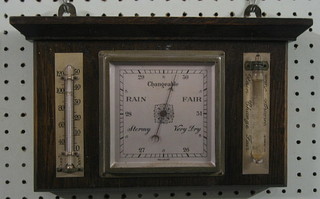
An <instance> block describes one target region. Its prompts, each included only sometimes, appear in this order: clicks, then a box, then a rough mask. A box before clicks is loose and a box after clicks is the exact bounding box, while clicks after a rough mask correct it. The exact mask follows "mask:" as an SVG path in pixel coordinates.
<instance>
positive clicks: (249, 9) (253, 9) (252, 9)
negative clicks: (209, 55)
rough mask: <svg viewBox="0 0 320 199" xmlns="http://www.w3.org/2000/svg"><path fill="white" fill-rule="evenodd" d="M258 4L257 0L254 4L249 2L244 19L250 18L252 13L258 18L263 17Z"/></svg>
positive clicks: (254, 0)
mask: <svg viewBox="0 0 320 199" xmlns="http://www.w3.org/2000/svg"><path fill="white" fill-rule="evenodd" d="M256 2H257V1H256V0H253V2H251V1H249V5H248V7H247V8H246V9H245V11H244V17H250V15H251V13H252V12H254V13H255V15H256V17H259V18H260V17H261V9H260V7H259V6H258V5H257V4H256Z"/></svg>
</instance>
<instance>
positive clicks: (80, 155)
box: [10, 7, 312, 191]
mask: <svg viewBox="0 0 320 199" xmlns="http://www.w3.org/2000/svg"><path fill="white" fill-rule="evenodd" d="M251 8H252V7H251ZM65 11H66V10H65ZM249 11H250V12H251V11H254V9H250V10H249ZM249 14H250V13H249ZM10 23H11V24H12V25H13V26H14V27H15V28H17V29H18V30H19V31H20V32H21V33H22V34H23V35H25V36H26V38H27V39H28V40H33V41H34V49H35V50H34V57H35V65H34V87H35V88H34V91H35V93H34V98H35V100H34V107H35V110H34V124H35V125H34V138H35V139H34V147H35V148H34V151H35V153H34V159H35V161H34V173H35V175H34V181H35V187H34V189H35V190H36V191H46V190H49V191H52V190H62V189H85V188H99V189H104V188H117V189H119V188H123V187H160V186H163V187H169V186H180V187H185V186H213V185H250V186H252V185H264V186H268V187H270V186H285V185H286V183H287V71H288V62H287V57H288V50H287V49H288V48H287V44H288V41H293V40H295V39H296V38H297V37H298V36H299V35H300V34H301V33H303V32H304V31H305V30H307V29H308V28H309V27H310V26H311V25H312V19H299V18H293V19H290V18H265V17H263V18H237V17H231V18H220V17H218V18H212V17H76V16H70V17H43V16H41V17H38V16H36V17H27V16H23V17H20V16H19V17H11V18H10Z"/></svg>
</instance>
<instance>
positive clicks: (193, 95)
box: [101, 52, 221, 172]
mask: <svg viewBox="0 0 320 199" xmlns="http://www.w3.org/2000/svg"><path fill="white" fill-rule="evenodd" d="M146 53H148V52H146ZM153 53H155V54H156V56H158V57H156V58H154V57H153V58H150V57H148V56H145V58H132V57H130V56H132V55H130V56H129V57H130V58H132V61H130V58H129V61H128V60H126V59H124V60H125V61H122V60H121V59H122V58H119V61H118V60H116V61H114V60H113V58H110V57H107V59H109V58H110V62H106V63H107V64H105V65H104V66H107V67H105V69H104V70H105V71H104V72H105V73H103V74H106V75H108V76H109V79H106V78H104V79H103V81H107V80H108V81H109V86H106V87H105V88H106V89H109V106H108V105H106V106H105V108H109V110H110V111H107V112H106V114H109V121H110V128H109V130H110V136H109V137H108V139H107V141H106V142H105V143H108V142H109V143H110V144H109V145H103V148H104V149H105V150H104V152H105V154H107V155H106V156H104V157H107V158H108V161H106V162H107V163H106V165H105V166H106V168H109V170H110V172H147V171H148V172H194V171H195V170H194V168H204V169H202V170H201V171H205V172H212V169H213V168H216V166H217V165H216V163H217V162H216V158H217V157H216V148H217V147H216V146H217V144H216V132H217V130H216V127H217V126H216V125H217V123H216V119H220V118H219V117H218V118H217V116H216V114H219V113H221V109H220V107H219V106H218V108H217V106H216V100H217V99H218V100H219V103H220V102H221V101H220V96H219V95H218V96H216V94H215V93H216V89H217V88H218V90H219V89H220V87H219V83H218V84H217V82H216V81H217V78H218V80H220V76H219V74H220V73H219V71H220V68H219V67H220V65H219V59H218V58H216V57H214V58H212V57H211V58H210V59H209V58H208V57H209V56H208V57H205V61H203V60H202V61H199V59H196V60H192V61H185V60H183V59H181V60H180V61H176V60H174V61H170V58H168V59H169V61H168V59H166V60H161V59H162V58H161V56H166V54H168V53H170V52H163V53H162V54H161V53H160V52H153ZM171 53H173V54H175V53H178V54H179V53H180V54H181V52H171ZM121 55H123V54H121ZM168 55H169V54H168ZM210 55H212V54H210ZM181 56H182V57H183V56H186V55H184V53H182V54H181ZM139 59H141V60H139ZM143 59H146V60H145V61H144V60H143ZM153 59H155V60H153ZM174 59H179V58H176V57H175V58H174ZM200 60H201V59H200ZM218 69H219V70H218ZM105 99H107V98H105ZM101 102H102V103H104V102H105V101H104V100H102V101H101ZM105 118H108V117H105ZM102 121H105V120H102ZM218 124H219V123H218ZM219 132H220V130H219ZM106 135H107V134H105V133H104V134H103V136H106ZM219 144H220V143H218V145H219ZM108 147H110V148H108ZM148 169H149V170H148ZM150 169H151V170H150ZM152 169H153V170H152ZM198 171H199V170H198Z"/></svg>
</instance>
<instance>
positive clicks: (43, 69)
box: [10, 17, 312, 191]
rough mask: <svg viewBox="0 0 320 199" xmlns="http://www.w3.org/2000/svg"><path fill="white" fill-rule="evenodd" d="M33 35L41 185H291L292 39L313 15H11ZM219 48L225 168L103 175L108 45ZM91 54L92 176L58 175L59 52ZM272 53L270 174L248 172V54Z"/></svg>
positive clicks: (87, 70) (88, 153) (88, 134)
mask: <svg viewBox="0 0 320 199" xmlns="http://www.w3.org/2000/svg"><path fill="white" fill-rule="evenodd" d="M10 22H11V24H12V25H13V26H14V27H16V28H17V29H18V30H19V31H21V32H22V34H24V35H25V36H26V38H27V39H29V40H34V56H35V68H34V78H35V79H34V81H35V82H34V83H35V85H34V96H35V99H34V100H35V104H34V107H35V112H34V115H35V120H34V124H35V127H34V129H35V134H34V137H35V142H34V144H35V190H36V191H44V190H54V189H67V188H103V187H132V186H136V187H143V186H208V185H268V186H285V185H286V179H287V177H286V173H287V143H286V140H287V94H286V92H287V42H288V41H290V40H294V39H295V38H296V37H297V36H298V35H300V34H301V33H302V32H303V31H304V30H306V29H307V28H308V27H310V26H311V25H312V20H311V19H269V18H260V19H258V18H247V19H245V18H140V17H128V18H127V17H120V18H112V17H110V18H109V17H63V18H59V17H11V18H10ZM185 49H188V50H219V51H224V52H225V56H226V59H225V66H226V68H225V174H224V175H222V176H211V175H208V174H201V173H200V174H199V173H187V174H164V175H163V174H157V175H153V174H143V175H119V176H117V177H114V178H101V177H100V176H99V147H96V146H98V145H99V123H98V121H99V119H98V118H99V89H98V88H99V78H98V77H99V60H98V52H99V51H101V50H185ZM64 52H68V53H69V52H81V53H83V56H84V60H83V61H84V62H83V65H84V74H85V75H84V88H83V89H84V93H83V94H84V100H85V103H84V114H85V115H86V120H85V121H84V131H85V138H84V139H85V149H84V150H85V160H84V164H85V168H84V173H85V176H84V177H81V178H57V177H56V176H55V173H56V172H55V127H54V126H55V125H54V124H55V123H54V119H53V118H54V115H55V106H54V104H55V99H54V96H55V91H54V54H55V53H64ZM246 52H268V53H270V57H271V59H270V60H271V61H270V68H271V70H270V76H271V78H270V99H271V100H270V156H269V160H270V166H269V171H270V172H269V174H254V175H243V174H242V121H243V115H242V113H243V111H242V108H243V105H242V98H243V88H242V80H243V76H242V74H243V67H242V64H243V53H246Z"/></svg>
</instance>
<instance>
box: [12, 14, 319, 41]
mask: <svg viewBox="0 0 320 199" xmlns="http://www.w3.org/2000/svg"><path fill="white" fill-rule="evenodd" d="M10 23H11V24H12V25H13V26H14V27H15V28H16V29H18V30H19V31H20V32H21V33H22V34H24V35H25V36H26V38H27V39H28V40H97V39H103V40H118V39H126V40H137V39H139V40H145V39H154V40H155V39H156V40H163V39H168V40H190V39H192V40H250V41H257V40H263V41H275V40H277V41H288V40H295V39H296V38H297V37H298V36H299V35H300V34H301V33H303V32H304V31H305V30H306V29H307V28H308V27H310V26H311V25H312V23H313V21H312V19H301V18H300V19H299V18H294V19H293V18H217V17H10Z"/></svg>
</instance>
